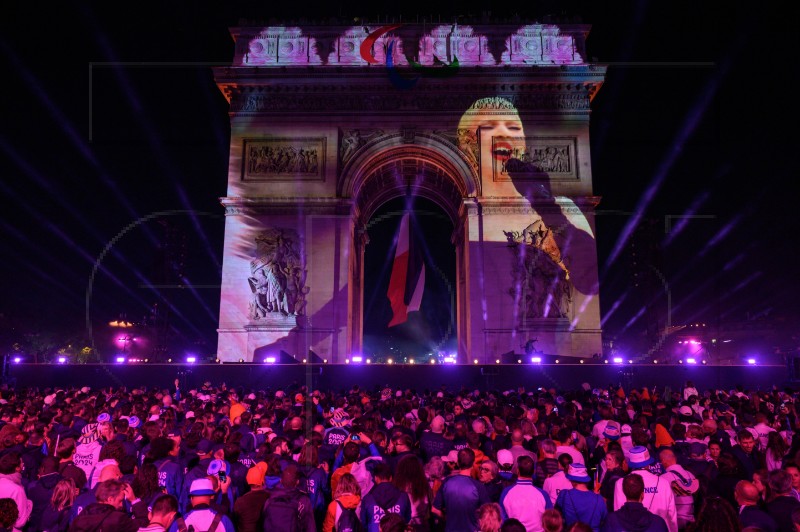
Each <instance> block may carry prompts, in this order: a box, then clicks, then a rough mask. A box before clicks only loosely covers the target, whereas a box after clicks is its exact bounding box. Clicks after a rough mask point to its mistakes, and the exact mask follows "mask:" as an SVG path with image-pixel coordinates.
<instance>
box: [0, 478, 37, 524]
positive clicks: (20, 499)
mask: <svg viewBox="0 0 800 532" xmlns="http://www.w3.org/2000/svg"><path fill="white" fill-rule="evenodd" d="M5 498H9V499H13V500H14V502H15V503H16V504H17V509H18V510H19V516H18V517H17V520H16V521H15V522H14V530H22V527H23V526H25V523H26V522H27V521H28V518H29V517H30V515H31V510H32V509H33V503H32V502H31V501H30V500H28V497H27V496H26V495H25V489H24V488H23V487H22V475H21V474H20V473H11V474H10V475H0V499H5Z"/></svg>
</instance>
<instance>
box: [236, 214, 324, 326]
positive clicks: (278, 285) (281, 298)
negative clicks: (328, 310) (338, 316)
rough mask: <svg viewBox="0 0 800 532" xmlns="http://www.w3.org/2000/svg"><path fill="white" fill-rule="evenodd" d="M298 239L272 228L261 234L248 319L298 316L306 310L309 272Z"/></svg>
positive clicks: (252, 264)
mask: <svg viewBox="0 0 800 532" xmlns="http://www.w3.org/2000/svg"><path fill="white" fill-rule="evenodd" d="M299 240H300V239H299V236H298V235H297V232H296V231H293V230H290V229H269V230H267V231H265V232H263V233H261V234H259V235H258V236H257V237H256V239H255V241H256V258H255V259H254V260H252V261H251V262H250V277H248V278H247V282H248V284H249V285H250V291H251V294H252V296H251V301H250V305H249V317H250V319H251V320H259V319H262V318H266V317H268V316H270V315H274V316H278V315H282V316H299V315H302V314H303V311H304V308H305V304H306V302H305V296H306V294H308V291H309V288H308V287H306V286H305V281H306V271H305V268H304V266H303V264H302V260H301V257H300V253H299V252H298V249H297V248H298V246H299Z"/></svg>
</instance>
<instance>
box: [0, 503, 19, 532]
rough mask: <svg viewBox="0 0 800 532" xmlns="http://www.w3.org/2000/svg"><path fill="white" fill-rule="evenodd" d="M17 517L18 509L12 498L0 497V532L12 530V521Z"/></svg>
mask: <svg viewBox="0 0 800 532" xmlns="http://www.w3.org/2000/svg"><path fill="white" fill-rule="evenodd" d="M18 518H19V510H18V509H17V503H16V502H14V499H10V498H8V497H5V498H2V499H0V532H13V531H14V530H16V528H15V527H14V523H16V522H17V519H18Z"/></svg>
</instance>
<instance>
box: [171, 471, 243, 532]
mask: <svg viewBox="0 0 800 532" xmlns="http://www.w3.org/2000/svg"><path fill="white" fill-rule="evenodd" d="M216 494H217V491H216V490H215V489H214V484H213V483H212V482H211V480H209V479H207V478H198V479H196V480H193V481H192V483H191V485H190V486H189V499H190V501H191V510H189V511H188V512H187V513H186V514H184V516H183V517H182V518H178V520H177V521H176V522H177V530H186V529H189V530H191V528H189V527H194V530H211V531H216V532H221V531H224V532H233V531H234V530H236V528H235V527H234V526H233V522H232V521H231V520H230V518H229V517H228V516H227V515H224V514H223V513H222V512H218V511H216V510H215V509H214V508H213V507H212V506H211V502H212V500H213V499H214V497H215V496H216ZM181 521H182V522H181Z"/></svg>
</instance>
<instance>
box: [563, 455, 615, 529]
mask: <svg viewBox="0 0 800 532" xmlns="http://www.w3.org/2000/svg"><path fill="white" fill-rule="evenodd" d="M566 477H567V480H569V481H570V483H571V484H572V489H568V490H561V493H559V494H558V499H556V509H557V510H559V511H560V512H561V514H562V515H563V516H564V525H565V526H566V527H567V528H569V527H570V526H572V524H573V523H576V522H578V521H580V522H582V523H586V524H587V525H589V526H591V527H592V530H593V531H594V532H597V531H599V530H600V527H601V526H602V524H603V523H604V522H605V520H606V515H608V510H607V509H606V501H605V500H604V499H603V497H601V496H600V495H598V494H597V493H595V492H593V491H591V490H590V489H589V483H590V482H591V481H592V477H590V476H589V472H588V471H587V470H586V466H585V465H584V464H571V465H570V466H569V469H568V470H567V474H566Z"/></svg>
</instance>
